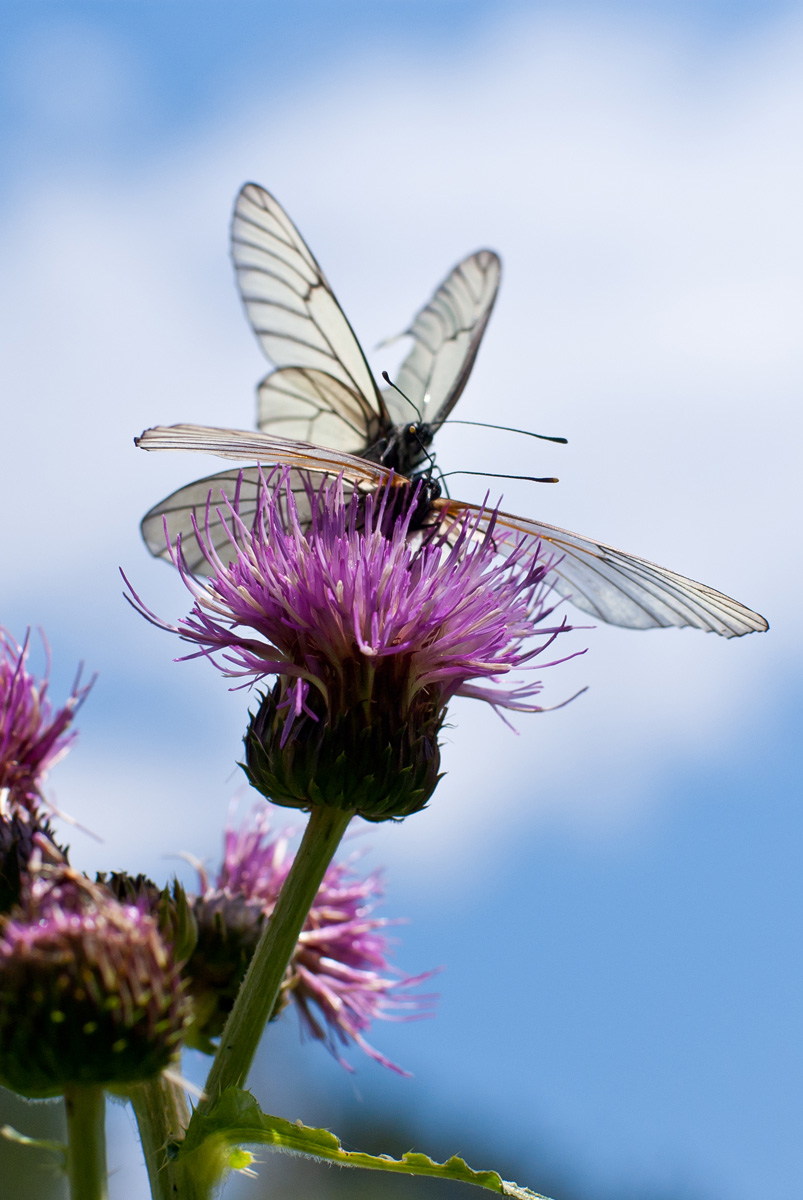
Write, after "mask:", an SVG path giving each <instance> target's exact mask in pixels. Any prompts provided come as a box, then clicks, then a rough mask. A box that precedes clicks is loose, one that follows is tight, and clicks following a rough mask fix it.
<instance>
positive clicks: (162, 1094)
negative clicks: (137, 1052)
mask: <svg viewBox="0 0 803 1200" xmlns="http://www.w3.org/2000/svg"><path fill="white" fill-rule="evenodd" d="M128 1098H129V1100H130V1101H131V1106H132V1108H133V1109H134V1116H135V1117H136V1119H137V1128H138V1129H139V1136H140V1141H141V1142H142V1152H143V1154H144V1155H145V1165H146V1167H147V1168H148V1181H149V1182H150V1185H151V1196H153V1197H154V1200H176V1198H177V1197H179V1196H180V1197H181V1198H182V1200H185V1198H186V1200H190V1197H191V1196H192V1192H191V1191H190V1190H189V1188H190V1186H191V1185H190V1181H188V1180H186V1179H185V1177H184V1171H183V1169H182V1168H181V1167H180V1165H179V1164H178V1163H177V1162H175V1161H174V1160H173V1159H172V1158H171V1157H170V1156H169V1155H168V1146H169V1145H170V1143H171V1142H178V1141H180V1140H181V1139H182V1138H183V1137H184V1134H185V1133H186V1131H187V1126H188V1125H189V1123H190V1107H189V1104H188V1103H187V1096H186V1093H185V1092H184V1089H183V1088H182V1087H180V1086H179V1084H177V1083H173V1082H171V1081H170V1080H168V1079H165V1077H164V1075H157V1076H156V1078H155V1079H149V1080H148V1081H147V1082H146V1083H138V1084H136V1085H135V1086H134V1087H131V1088H130V1089H129V1091H128Z"/></svg>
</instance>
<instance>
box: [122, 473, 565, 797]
mask: <svg viewBox="0 0 803 1200" xmlns="http://www.w3.org/2000/svg"><path fill="white" fill-rule="evenodd" d="M298 477H299V473H298V472H289V471H287V470H283V471H276V472H274V473H273V474H272V475H270V476H269V477H268V478H267V479H266V480H265V481H263V486H262V487H261V489H260V495H259V500H258V509H257V516H256V520H255V521H254V522H253V524H250V523H249V524H248V525H247V524H246V523H245V522H244V521H243V520H242V519H241V515H240V512H239V507H238V503H237V500H236V499H235V500H234V501H233V502H232V501H231V500H229V499H227V498H226V497H225V496H224V497H223V505H222V506H221V507H220V508H219V509H218V510H215V509H213V507H212V505H213V497H212V496H210V498H209V504H208V507H207V521H206V528H205V530H203V531H202V530H200V529H196V537H197V539H198V542H199V545H200V546H201V549H202V552H203V554H204V556H205V557H206V559H207V562H208V564H209V569H210V578H209V579H208V580H207V581H204V582H201V581H200V580H198V579H196V578H195V577H193V576H192V575H190V574H189V573H188V572H187V571H186V570H185V569H184V567H183V564H182V560H181V547H180V545H178V546H176V547H175V548H171V552H172V554H173V558H174V561H175V562H176V565H177V566H178V568H179V570H180V571H181V574H182V578H183V579H184V582H185V584H186V586H187V587H188V588H189V590H190V591H191V592H192V594H193V596H194V597H195V604H194V607H193V609H192V611H191V613H190V614H189V616H188V617H187V618H186V619H185V620H184V621H182V622H180V623H179V625H178V626H177V627H170V626H164V623H163V622H158V624H160V625H162V626H163V627H166V628H173V629H174V632H177V633H178V634H179V635H180V636H181V638H182V639H183V640H184V641H187V642H190V643H193V644H194V645H195V646H197V647H198V649H197V650H196V651H195V654H194V655H190V656H189V657H195V656H197V655H207V656H209V657H210V658H212V661H214V662H215V663H216V665H217V666H218V667H219V668H220V669H221V670H222V671H223V673H224V674H226V675H229V676H231V677H242V678H243V679H245V680H247V681H249V682H251V683H258V682H261V681H263V680H267V679H269V678H271V677H272V678H273V679H274V680H275V682H274V683H273V685H272V686H271V687H269V689H268V690H267V691H266V693H265V694H264V696H263V697H262V701H261V704H260V707H259V710H258V711H257V713H256V715H255V716H254V717H253V718H252V721H251V725H250V727H249V730H248V733H247V734H246V772H247V774H248V776H249V779H250V781H251V783H252V784H253V785H254V786H255V787H256V788H258V790H259V791H261V792H262V793H263V794H264V795H265V796H267V797H268V798H269V799H270V800H272V801H273V802H274V803H277V804H282V805H287V806H291V807H296V808H309V807H310V806H311V805H315V804H326V805H331V806H334V807H337V808H341V809H345V810H351V811H354V812H357V813H359V815H360V816H362V817H364V818H366V819H367V820H370V821H382V820H387V819H389V818H398V817H404V816H407V815H408V814H410V813H412V812H416V811H417V810H419V809H421V808H423V807H424V805H425V804H426V803H427V801H428V799H429V797H430V796H431V794H432V791H433V790H434V788H435V786H436V784H437V782H438V779H439V770H440V751H439V747H438V736H439V733H440V729H441V726H442V724H443V721H444V718H445V715H446V707H447V704H448V702H449V700H450V699H451V698H452V697H453V696H455V695H465V696H472V697H474V698H476V699H480V700H484V701H486V702H487V703H489V704H491V705H492V706H493V707H495V708H499V709H501V708H507V709H518V710H523V711H529V712H538V711H540V707H539V706H538V705H537V704H534V703H533V698H534V697H535V696H536V695H537V694H538V692H539V691H540V687H541V685H540V684H539V683H537V682H530V683H521V684H518V685H516V686H513V687H508V688H504V687H501V686H500V685H499V679H500V677H501V676H503V675H507V674H508V673H509V672H510V671H512V670H516V669H521V668H523V669H529V668H531V666H532V663H533V659H535V658H536V656H537V655H539V654H541V653H542V652H543V650H544V649H546V647H547V646H549V645H550V644H551V643H552V641H553V640H554V638H555V637H556V636H557V635H558V634H559V633H561V632H564V631H566V630H568V629H569V628H570V627H569V626H568V625H567V624H566V622H565V620H564V621H560V622H557V623H555V624H550V623H549V622H548V618H549V616H550V615H551V614H552V612H553V605H552V602H551V589H550V587H549V580H548V575H549V571H550V567H551V563H550V562H549V561H543V560H542V558H541V557H540V555H539V554H533V551H532V545H531V544H527V545H521V546H517V545H513V546H507V547H506V556H505V557H504V558H500V557H499V554H498V551H499V539H498V538H497V537H496V536H495V533H494V528H493V522H491V523H490V527H489V528H487V529H485V530H484V531H482V530H480V527H479V522H475V521H473V520H472V519H471V518H470V517H466V518H465V519H464V520H463V521H462V522H459V523H457V524H453V525H451V526H450V527H449V528H448V529H431V530H428V531H427V532H426V534H422V533H416V532H415V531H414V529H413V524H414V520H415V517H416V514H417V512H418V510H419V508H420V505H419V503H418V500H419V496H418V489H415V488H412V487H408V488H403V487H394V486H393V485H392V484H389V485H388V486H387V487H386V488H384V489H382V490H381V491H380V492H378V493H376V494H374V495H368V496H362V495H359V494H357V493H356V492H355V493H353V494H351V495H346V494H345V492H344V487H343V482H342V480H334V481H332V480H331V479H328V480H327V479H326V478H324V480H323V482H322V483H320V484H317V485H316V484H315V483H314V482H313V477H312V476H310V477H307V478H306V479H305V484H304V487H303V489H302V491H301V493H300V497H301V498H300V500H299V501H297V499H296V494H294V490H293V487H292V486H291V484H295V485H296V493H297V492H298V488H297V481H298ZM217 516H220V517H221V518H224V519H225V520H226V521H227V522H228V525H229V527H230V529H231V540H230V544H229V545H227V546H226V547H225V548H224V549H223V550H222V551H220V552H218V550H217V549H215V545H214V541H213V538H212V536H211V530H212V527H213V524H214V526H215V527H216V529H218V530H219V528H220V526H219V525H218V524H217V521H216V517H217ZM218 544H219V542H218ZM135 598H136V597H135ZM140 608H141V611H143V612H145V611H146V610H144V609H143V608H142V606H141V605H140ZM146 615H148V616H151V614H149V613H146ZM534 639H539V640H537V641H535V642H534ZM215 655H217V657H215Z"/></svg>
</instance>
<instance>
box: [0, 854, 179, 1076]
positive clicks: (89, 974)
mask: <svg viewBox="0 0 803 1200" xmlns="http://www.w3.org/2000/svg"><path fill="white" fill-rule="evenodd" d="M187 1019H188V1002H187V999H186V997H185V996H184V993H183V988H182V985H181V981H180V979H179V976H178V972H177V970H176V967H175V966H174V964H173V962H172V960H171V956H170V954H169V951H168V948H167V947H166V946H165V943H164V941H163V940H162V938H161V936H160V935H159V931H158V928H157V925H156V921H155V920H154V919H153V917H151V916H149V915H148V914H147V913H146V912H143V911H142V910H141V909H140V908H139V907H137V906H135V905H130V904H121V903H119V902H118V901H117V900H115V899H114V898H113V897H112V896H111V895H110V893H109V892H108V891H107V890H106V889H105V888H102V887H100V886H98V885H97V884H93V883H90V881H89V880H87V879H84V878H82V877H81V876H79V875H78V874H77V873H76V872H74V871H71V870H69V869H61V870H60V871H48V872H43V873H42V874H41V875H40V876H39V877H37V878H36V879H35V880H34V881H33V883H32V885H31V886H30V888H29V889H28V894H27V895H26V896H24V899H23V904H22V906H21V907H20V908H19V909H18V910H17V911H16V912H15V913H14V915H13V918H12V919H10V920H9V921H7V923H6V925H5V927H4V929H3V932H2V935H1V936H0V1082H2V1083H3V1084H4V1085H5V1086H6V1087H9V1088H11V1089H12V1090H13V1091H16V1092H19V1093H20V1094H22V1095H24V1096H29V1097H40V1096H56V1095H58V1094H60V1093H61V1092H63V1091H64V1089H65V1087H68V1086H71V1085H98V1084H99V1085H103V1086H107V1087H113V1086H120V1085H128V1084H131V1083H136V1082H139V1081H142V1080H144V1079H149V1078H151V1077H152V1076H153V1075H155V1074H157V1073H158V1072H159V1071H161V1070H163V1069H164V1068H165V1067H166V1066H167V1065H168V1064H169V1063H170V1062H171V1061H172V1059H173V1058H174V1057H175V1056H176V1054H177V1052H178V1049H179V1045H180V1042H181V1038H182V1034H183V1031H184V1027H185V1025H186V1022H187Z"/></svg>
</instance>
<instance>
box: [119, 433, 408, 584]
mask: <svg viewBox="0 0 803 1200" xmlns="http://www.w3.org/2000/svg"><path fill="white" fill-rule="evenodd" d="M135 441H136V444H137V445H138V446H139V447H140V448H141V449H143V450H192V451H197V452H200V453H205V454H216V455H217V456H218V457H220V458H231V459H235V460H238V461H242V460H244V459H245V460H250V461H251V462H254V461H257V462H262V463H265V464H266V473H267V472H269V471H270V469H271V468H272V467H275V466H284V467H290V468H293V469H292V470H291V471H290V473H289V480H288V482H289V487H290V490H291V491H292V493H293V495H294V497H295V501H296V507H297V510H298V513H299V517H300V519H301V522H302V524H303V523H304V521H305V519H306V518H305V514H306V515H309V511H310V504H309V496H308V493H307V478H308V473H309V472H318V473H321V474H327V475H333V476H334V475H339V476H341V477H342V480H343V488H344V491H345V494H346V495H347V496H348V495H349V494H350V493H351V492H352V491H354V490H355V489H357V488H359V489H360V490H361V491H373V490H374V489H375V488H378V487H380V486H381V485H382V484H384V483H387V482H389V481H390V480H391V479H393V481H394V482H397V483H398V484H399V485H400V486H401V485H402V484H404V483H406V482H407V481H406V480H405V479H404V478H403V477H402V476H393V475H392V473H391V472H390V471H388V470H387V469H386V468H385V467H382V466H380V465H379V464H378V463H371V462H367V461H366V460H365V459H362V458H357V457H355V456H354V455H350V454H344V453H340V452H338V451H336V450H325V449H323V448H322V447H320V446H309V445H307V444H306V443H304V442H293V441H290V440H289V439H287V438H275V437H271V436H270V435H269V434H264V433H252V432H250V431H248V430H237V429H216V428H213V427H211V426H203V425H170V426H158V427H156V428H154V429H146V430H145V432H144V433H143V434H142V436H141V437H138V438H136V439H135ZM259 488H260V470H259V467H244V468H243V469H242V470H240V469H232V470H229V471H221V472H220V473H219V474H216V475H208V476H207V477H206V478H204V479H199V480H197V481H196V482H195V483H190V484H187V485H186V486H185V487H182V488H179V489H178V491H176V492H173V493H172V494H171V495H170V496H168V497H167V498H166V499H164V500H162V501H161V502H160V503H159V504H156V505H154V507H153V508H152V509H151V510H150V511H149V512H147V513H146V514H145V516H144V517H143V519H142V522H141V525H140V528H141V530H142V536H143V538H144V540H145V544H146V546H147V547H148V549H149V550H150V552H151V554H153V555H154V556H155V557H156V558H163V559H165V560H167V561H168V562H169V561H170V553H169V551H168V549H167V543H166V540H165V525H166V526H167V532H168V534H169V536H170V540H171V542H172V543H173V544H174V545H175V542H176V539H177V537H178V536H179V535H180V536H181V548H182V554H183V556H184V561H185V562H186V564H187V566H188V567H189V569H190V570H191V571H193V572H195V573H197V574H200V575H205V574H208V573H209V571H210V570H211V568H210V566H209V563H208V562H207V559H206V556H205V555H204V554H203V552H202V551H201V549H200V547H199V545H198V540H197V538H196V536H195V525H197V526H198V529H199V530H200V531H201V532H202V533H203V534H204V538H205V540H208V541H209V542H211V544H212V546H213V547H214V549H215V550H216V551H217V553H218V554H219V555H220V557H221V558H222V560H223V561H224V562H226V561H228V560H227V557H226V553H227V551H228V549H229V548H230V546H231V544H232V538H233V536H234V531H233V523H232V521H231V519H230V518H229V517H228V512H227V506H226V505H225V504H224V503H222V495H221V493H222V492H225V495H226V496H227V497H228V499H229V500H230V501H231V502H232V503H236V505H237V510H238V512H239V515H240V518H241V520H242V521H243V522H244V524H245V525H246V526H248V527H250V526H251V524H252V523H253V520H254V517H255V516H256V513H257V508H258V499H259ZM210 493H211V494H212V501H211V504H209V506H208V507H207V502H208V499H209V495H210ZM207 516H208V520H209V526H208V539H207V526H206V522H207ZM193 522H194V523H193ZM235 540H236V539H235Z"/></svg>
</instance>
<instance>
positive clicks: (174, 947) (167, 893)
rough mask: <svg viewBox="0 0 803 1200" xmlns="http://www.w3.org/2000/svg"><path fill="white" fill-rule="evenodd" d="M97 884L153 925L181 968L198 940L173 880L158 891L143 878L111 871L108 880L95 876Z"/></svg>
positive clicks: (188, 908)
mask: <svg viewBox="0 0 803 1200" xmlns="http://www.w3.org/2000/svg"><path fill="white" fill-rule="evenodd" d="M97 882H98V883H99V884H101V885H102V886H104V887H107V888H108V889H109V891H110V892H111V893H112V895H113V896H114V897H115V899H117V900H119V901H120V902H121V904H135V905H136V906H137V907H138V908H140V909H141V910H142V911H144V912H148V913H150V915H151V916H152V917H153V918H154V920H155V921H156V923H157V925H158V927H159V933H160V934H161V935H162V938H163V940H164V941H165V942H167V944H168V946H170V949H171V951H172V956H173V959H174V961H175V962H176V963H178V964H181V963H184V962H186V961H187V959H188V958H189V957H190V955H191V954H192V952H193V950H194V948H195V943H196V941H197V940H198V928H197V925H196V923H195V917H194V916H193V912H192V906H191V904H190V902H189V901H188V899H187V893H186V892H185V891H184V888H183V887H182V886H181V884H180V883H179V881H178V880H177V879H174V880H173V885H172V888H171V887H170V885H167V886H166V887H163V888H160V887H158V885H157V884H155V883H154V882H153V880H151V879H148V877H147V875H129V874H128V873H127V872H126V871H111V872H110V874H109V875H108V877H107V876H106V874H105V873H98V876H97Z"/></svg>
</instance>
